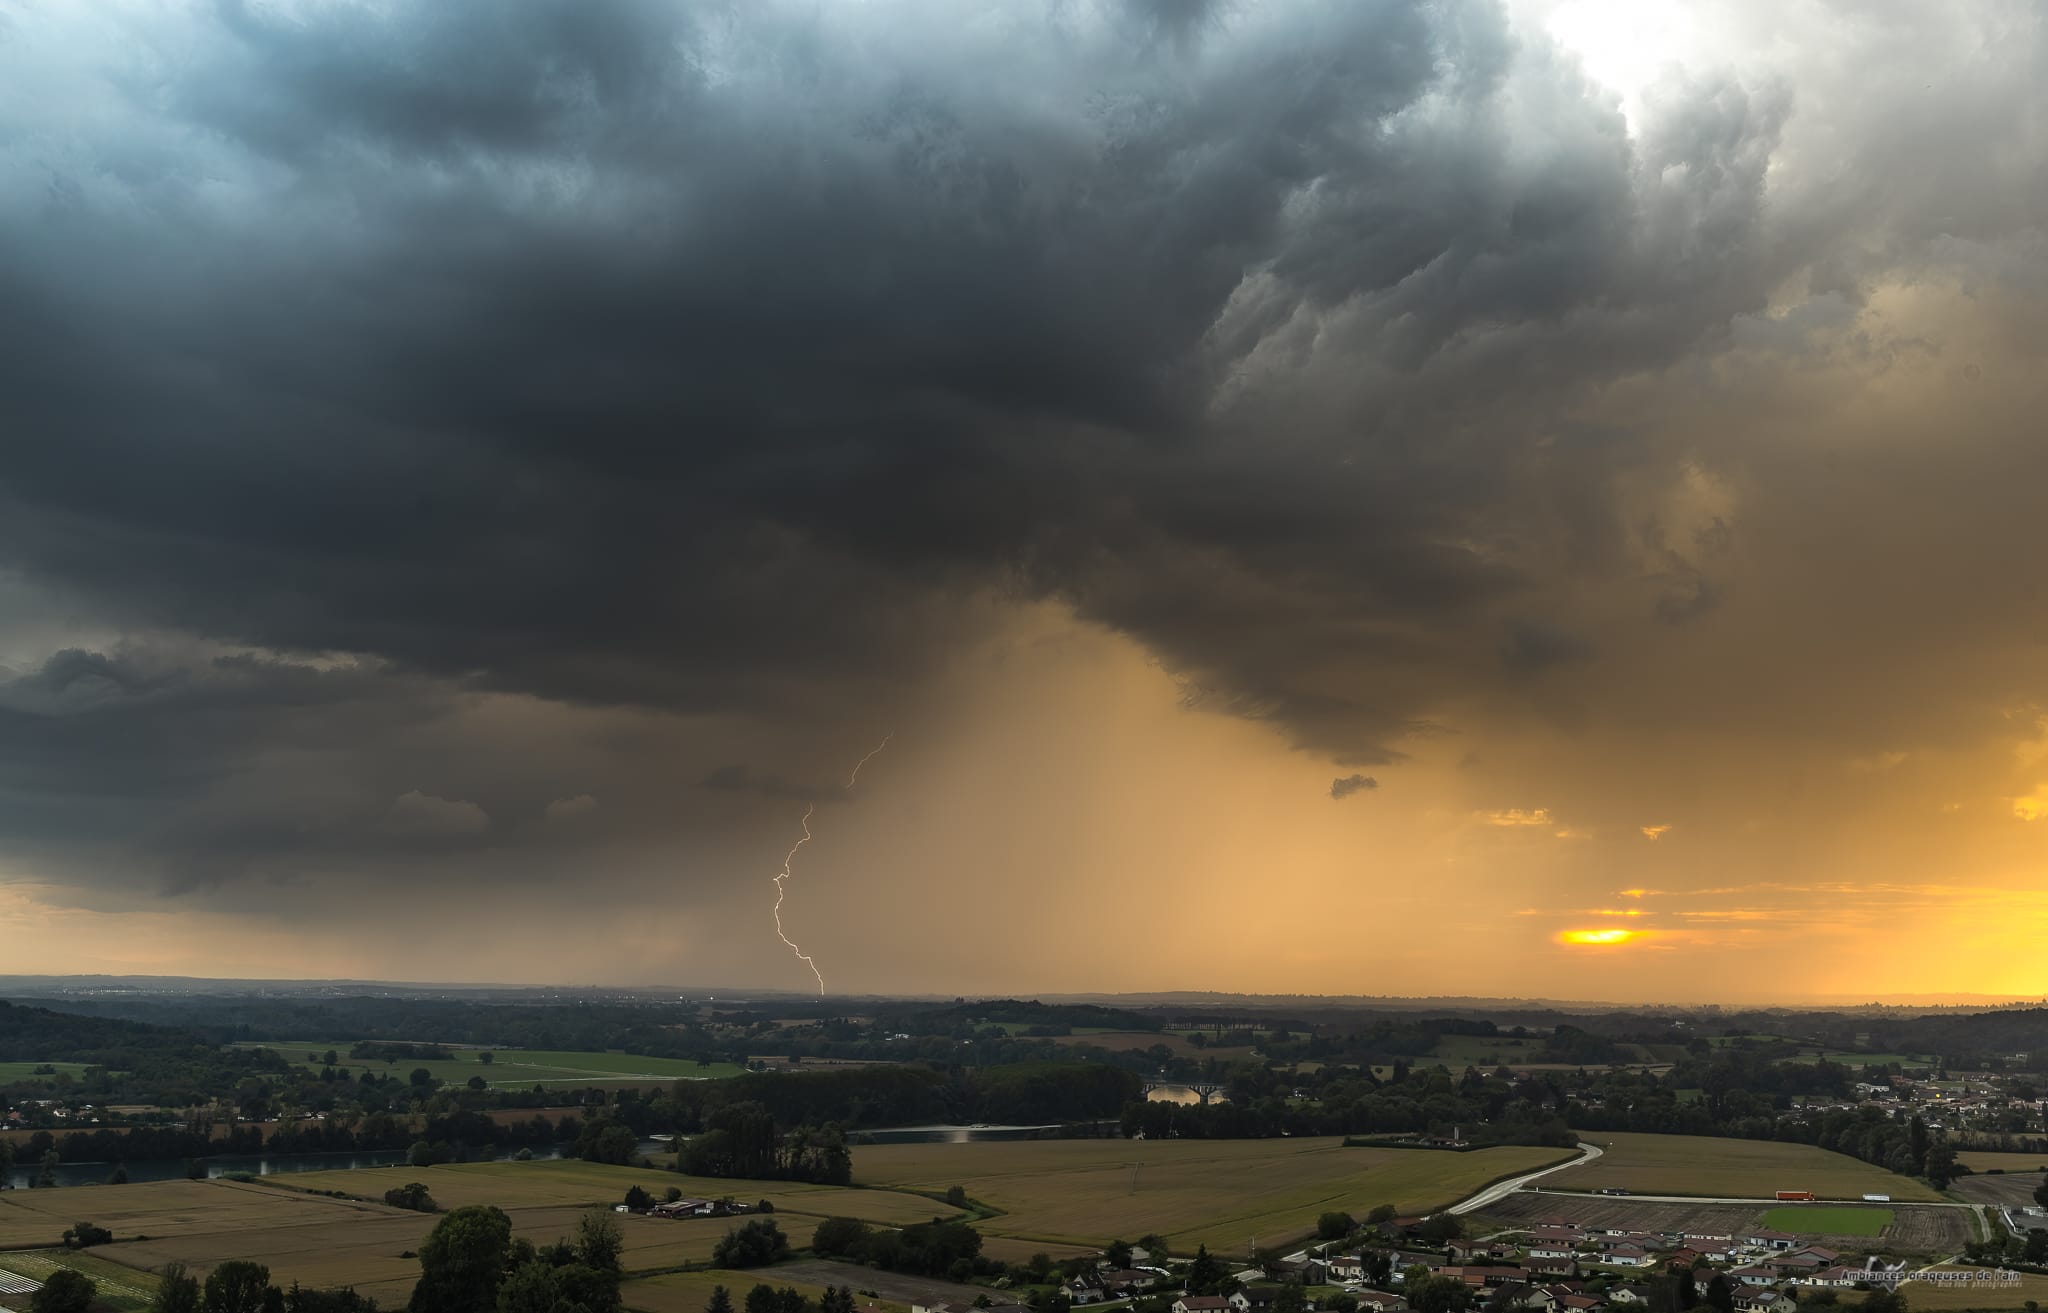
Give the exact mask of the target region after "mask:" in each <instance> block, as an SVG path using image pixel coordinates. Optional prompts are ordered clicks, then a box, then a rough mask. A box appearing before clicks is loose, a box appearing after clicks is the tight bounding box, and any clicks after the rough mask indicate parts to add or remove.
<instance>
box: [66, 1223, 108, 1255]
mask: <svg viewBox="0 0 2048 1313" xmlns="http://www.w3.org/2000/svg"><path fill="white" fill-rule="evenodd" d="M113 1238H114V1233H113V1232H112V1231H109V1230H107V1228H105V1227H103V1226H94V1225H93V1224H92V1223H91V1222H74V1223H73V1224H72V1225H71V1226H70V1227H69V1228H68V1229H67V1230H66V1231H65V1232H64V1247H65V1248H66V1249H89V1248H91V1247H92V1246H94V1245H104V1244H107V1243H109V1242H110V1241H112V1240H113Z"/></svg>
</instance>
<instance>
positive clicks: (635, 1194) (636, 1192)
mask: <svg viewBox="0 0 2048 1313" xmlns="http://www.w3.org/2000/svg"><path fill="white" fill-rule="evenodd" d="M680 1197H681V1196H678V1198H680ZM626 1207H628V1208H630V1209H632V1210H633V1211H634V1212H636V1213H644V1212H646V1211H647V1210H648V1209H650V1208H652V1207H654V1196H653V1195H651V1194H649V1193H647V1191H645V1190H643V1189H641V1188H640V1187H639V1186H637V1185H630V1186H627V1187H626Z"/></svg>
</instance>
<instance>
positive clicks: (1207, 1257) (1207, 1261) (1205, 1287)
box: [1188, 1245, 1227, 1295]
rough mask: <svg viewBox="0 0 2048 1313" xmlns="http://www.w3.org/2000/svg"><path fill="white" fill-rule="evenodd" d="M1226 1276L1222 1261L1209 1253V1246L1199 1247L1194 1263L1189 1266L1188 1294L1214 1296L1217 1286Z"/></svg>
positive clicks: (1196, 1249)
mask: <svg viewBox="0 0 2048 1313" xmlns="http://www.w3.org/2000/svg"><path fill="white" fill-rule="evenodd" d="M1226 1275H1227V1273H1225V1272H1224V1270H1223V1262H1222V1260H1220V1259H1218V1258H1217V1257H1216V1256H1215V1255H1214V1254H1212V1253H1210V1252H1209V1246H1207V1245H1198V1246H1196V1248H1195V1258H1194V1261H1193V1262H1192V1263H1190V1264H1188V1293H1189V1294H1190V1295H1213V1294H1215V1293H1216V1287H1217V1285H1218V1284H1219V1283H1221V1282H1222V1280H1223V1278H1224V1277H1225V1276H1226Z"/></svg>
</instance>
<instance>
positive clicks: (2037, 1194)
mask: <svg viewBox="0 0 2048 1313" xmlns="http://www.w3.org/2000/svg"><path fill="white" fill-rule="evenodd" d="M6 1165H7V1160H6V1159H4V1158H0V1167H5V1166H6ZM2034 1202H2035V1203H2036V1204H2039V1205H2040V1206H2041V1207H2043V1208H2048V1176H2044V1177H2042V1178H2041V1184H2039V1185H2037V1186H2035V1187H2034Z"/></svg>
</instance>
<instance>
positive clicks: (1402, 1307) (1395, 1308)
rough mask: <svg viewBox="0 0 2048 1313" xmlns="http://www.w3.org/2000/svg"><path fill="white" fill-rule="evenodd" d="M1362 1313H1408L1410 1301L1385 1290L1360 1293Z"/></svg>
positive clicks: (1359, 1305)
mask: <svg viewBox="0 0 2048 1313" xmlns="http://www.w3.org/2000/svg"><path fill="white" fill-rule="evenodd" d="M1358 1307H1359V1310H1360V1313H1408V1301H1407V1300H1405V1299H1403V1298H1401V1296H1399V1295H1392V1294H1388V1293H1387V1292H1386V1291H1384V1290H1361V1291H1359V1292H1358Z"/></svg>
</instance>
